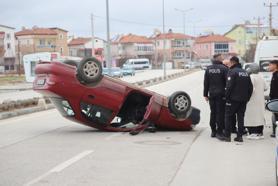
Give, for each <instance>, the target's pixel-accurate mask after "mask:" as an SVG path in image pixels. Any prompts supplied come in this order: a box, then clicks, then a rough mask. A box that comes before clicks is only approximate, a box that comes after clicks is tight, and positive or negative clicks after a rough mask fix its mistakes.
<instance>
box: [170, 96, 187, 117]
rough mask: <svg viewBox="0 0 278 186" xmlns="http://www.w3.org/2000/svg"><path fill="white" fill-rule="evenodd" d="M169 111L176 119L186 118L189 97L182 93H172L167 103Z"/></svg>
mask: <svg viewBox="0 0 278 186" xmlns="http://www.w3.org/2000/svg"><path fill="white" fill-rule="evenodd" d="M168 107H169V110H170V112H171V113H172V114H174V115H175V116H176V118H178V119H183V118H186V117H187V114H188V112H189V110H190V108H191V99H190V96H189V95H188V94H187V93H185V92H182V91H178V92H175V93H173V94H172V95H171V96H170V98H169V102H168Z"/></svg>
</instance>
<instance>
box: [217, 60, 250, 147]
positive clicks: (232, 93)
mask: <svg viewBox="0 0 278 186" xmlns="http://www.w3.org/2000/svg"><path fill="white" fill-rule="evenodd" d="M230 61H231V63H232V66H231V68H230V70H229V72H228V75H227V84H226V109H225V135H224V137H223V138H222V140H223V141H228V142H230V141H231V127H232V125H233V118H234V116H235V114H236V116H237V123H238V132H237V137H236V138H235V139H234V140H235V141H238V142H243V139H242V135H243V133H244V114H245V110H246V105H247V102H248V101H249V100H250V98H251V95H252V92H253V85H252V82H251V79H250V76H249V75H248V73H247V72H246V71H245V70H243V69H242V68H241V65H240V63H239V59H238V58H237V57H236V56H234V57H232V58H231V59H230Z"/></svg>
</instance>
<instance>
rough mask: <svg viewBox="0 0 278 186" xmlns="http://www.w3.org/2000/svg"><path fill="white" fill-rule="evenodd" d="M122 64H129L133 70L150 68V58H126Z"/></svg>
mask: <svg viewBox="0 0 278 186" xmlns="http://www.w3.org/2000/svg"><path fill="white" fill-rule="evenodd" d="M124 66H130V67H132V68H134V69H135V70H143V69H151V64H150V60H149V59H146V58H141V59H128V60H126V62H125V63H124Z"/></svg>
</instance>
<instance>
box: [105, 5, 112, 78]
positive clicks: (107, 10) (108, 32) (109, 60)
mask: <svg viewBox="0 0 278 186" xmlns="http://www.w3.org/2000/svg"><path fill="white" fill-rule="evenodd" d="M106 34H107V38H106V39H107V46H106V49H107V55H106V64H107V67H108V74H109V75H111V66H112V64H111V63H112V61H111V48H110V23H109V0H106Z"/></svg>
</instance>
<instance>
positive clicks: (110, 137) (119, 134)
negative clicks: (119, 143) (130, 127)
mask: <svg viewBox="0 0 278 186" xmlns="http://www.w3.org/2000/svg"><path fill="white" fill-rule="evenodd" d="M121 135H123V133H119V132H118V133H115V134H112V135H110V136H107V137H106V138H105V140H107V141H110V140H111V139H113V138H115V137H118V136H121Z"/></svg>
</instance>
